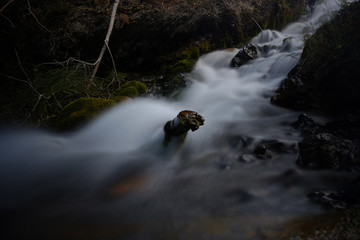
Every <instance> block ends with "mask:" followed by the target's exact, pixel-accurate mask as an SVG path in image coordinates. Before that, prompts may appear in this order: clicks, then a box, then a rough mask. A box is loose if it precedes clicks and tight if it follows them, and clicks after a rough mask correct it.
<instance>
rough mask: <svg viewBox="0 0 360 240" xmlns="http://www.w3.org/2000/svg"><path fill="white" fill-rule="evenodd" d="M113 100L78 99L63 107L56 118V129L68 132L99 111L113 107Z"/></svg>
mask: <svg viewBox="0 0 360 240" xmlns="http://www.w3.org/2000/svg"><path fill="white" fill-rule="evenodd" d="M115 103H116V102H115V101H114V100H108V99H102V98H79V99H76V100H75V101H72V102H71V103H69V104H68V105H66V106H65V107H64V109H63V110H62V111H61V112H60V114H59V117H58V118H57V122H56V123H57V124H56V127H57V128H58V129H60V130H68V129H72V128H75V127H78V126H80V125H82V124H84V123H86V122H88V121H89V120H90V119H92V118H94V117H95V116H97V115H98V114H99V113H100V112H101V111H103V110H105V109H107V108H109V107H111V106H113V105H115Z"/></svg>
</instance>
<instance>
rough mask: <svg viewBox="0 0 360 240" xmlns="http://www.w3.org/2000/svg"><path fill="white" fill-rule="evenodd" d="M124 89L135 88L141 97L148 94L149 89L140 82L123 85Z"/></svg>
mask: <svg viewBox="0 0 360 240" xmlns="http://www.w3.org/2000/svg"><path fill="white" fill-rule="evenodd" d="M121 87H122V88H128V87H135V88H136V89H137V91H138V93H139V94H140V95H142V94H145V93H146V92H147V87H146V85H145V84H144V83H142V82H139V81H129V82H126V83H124V84H123V85H121Z"/></svg>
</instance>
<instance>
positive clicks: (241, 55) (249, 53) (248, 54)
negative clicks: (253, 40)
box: [230, 44, 257, 67]
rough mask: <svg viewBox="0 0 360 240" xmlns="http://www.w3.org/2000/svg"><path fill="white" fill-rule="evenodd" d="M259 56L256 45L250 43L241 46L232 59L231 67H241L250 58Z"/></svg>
mask: <svg viewBox="0 0 360 240" xmlns="http://www.w3.org/2000/svg"><path fill="white" fill-rule="evenodd" d="M255 58H257V49H256V47H255V46H254V45H252V44H248V45H246V46H245V47H243V48H241V49H240V51H239V52H238V53H237V54H236V55H235V57H233V59H231V63H230V66H231V67H240V66H241V65H243V64H245V63H247V62H248V61H250V60H254V59H255Z"/></svg>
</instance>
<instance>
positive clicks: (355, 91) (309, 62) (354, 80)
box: [271, 2, 360, 114]
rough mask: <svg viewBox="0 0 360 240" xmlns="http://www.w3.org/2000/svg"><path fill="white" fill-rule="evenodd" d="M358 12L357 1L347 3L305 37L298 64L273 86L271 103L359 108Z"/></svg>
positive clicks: (326, 108) (326, 109) (324, 108)
mask: <svg viewBox="0 0 360 240" xmlns="http://www.w3.org/2000/svg"><path fill="white" fill-rule="evenodd" d="M359 13H360V2H353V3H351V4H349V5H348V6H347V7H344V8H342V10H341V11H340V12H339V13H338V14H336V15H335V16H334V18H332V20H331V21H330V22H328V23H325V24H324V25H322V27H320V28H319V29H318V30H317V31H316V33H315V34H314V35H312V36H311V37H310V38H309V39H308V40H307V41H306V43H305V47H304V51H303V54H302V56H301V59H300V62H299V64H298V65H297V66H296V67H295V68H294V69H293V70H292V71H291V72H290V73H289V74H288V76H287V78H286V79H285V80H284V81H283V82H282V83H281V86H280V87H279V88H278V89H277V90H276V92H275V94H274V96H273V97H272V98H271V102H272V103H274V104H277V105H280V106H283V107H288V108H292V109H296V110H299V109H301V110H305V109H319V110H321V111H323V112H328V113H331V114H335V113H354V112H356V111H359V110H360V104H359V103H360V95H359V91H360V84H359V79H360V68H359V67H358V66H359V65H360V44H359V43H360V32H359V31H358V23H359V21H360V14H359ZM329 39H331V41H330V40H329Z"/></svg>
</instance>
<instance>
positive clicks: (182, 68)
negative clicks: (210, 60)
mask: <svg viewBox="0 0 360 240" xmlns="http://www.w3.org/2000/svg"><path fill="white" fill-rule="evenodd" d="M195 63H196V60H194V59H182V60H179V61H177V62H176V63H175V64H173V65H166V66H163V68H162V70H163V71H165V72H167V73H173V74H176V73H185V72H191V71H192V69H193V67H194V65H195Z"/></svg>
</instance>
